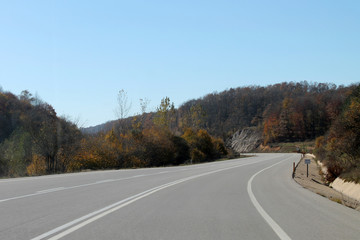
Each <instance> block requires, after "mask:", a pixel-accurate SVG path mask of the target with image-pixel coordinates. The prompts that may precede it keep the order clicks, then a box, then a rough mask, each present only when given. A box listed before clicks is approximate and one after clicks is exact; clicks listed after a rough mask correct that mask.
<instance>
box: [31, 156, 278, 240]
mask: <svg viewBox="0 0 360 240" xmlns="http://www.w3.org/2000/svg"><path fill="white" fill-rule="evenodd" d="M271 159H273V158H271ZM271 159H265V160H261V161H255V162H248V163H243V164H239V165H236V166H231V167H227V168H222V169H218V170H214V171H210V172H205V173H201V174H197V175H194V176H190V177H186V178H182V179H179V180H176V181H173V182H169V183H166V184H163V185H160V186H157V187H154V188H151V189H149V190H146V191H144V192H141V193H138V194H136V195H133V196H131V197H128V198H126V199H123V200H121V201H119V202H116V203H114V204H111V205H109V206H107V207H104V208H102V209H99V210H97V211H95V212H92V213H89V214H87V215H85V216H82V217H80V218H78V219H75V220H73V221H71V222H68V223H66V224H64V225H62V226H59V227H57V228H54V229H52V230H50V231H48V232H46V233H43V234H41V235H39V236H37V237H35V238H32V239H31V240H42V239H44V238H46V237H49V236H51V235H54V234H56V233H58V234H57V235H54V236H52V237H51V238H49V240H57V239H60V238H62V237H65V236H67V235H69V234H70V233H72V232H74V231H76V230H78V229H80V228H82V227H84V226H86V225H88V224H90V223H92V222H94V221H96V220H98V219H100V218H103V217H105V216H106V215H108V214H110V213H112V212H115V211H117V210H119V209H121V208H123V207H125V206H127V205H129V204H131V203H134V202H136V201H138V200H140V199H142V198H145V197H147V196H149V195H151V194H154V193H156V192H158V191H160V190H163V189H166V188H168V187H171V186H174V185H177V184H180V183H183V182H186V181H189V180H192V179H196V178H199V177H203V176H206V175H210V174H214V173H218V172H222V171H226V170H230V169H234V168H239V167H243V166H247V165H252V164H256V163H260V162H263V161H269V160H271ZM277 164H278V163H277ZM59 232H60V233H59Z"/></svg>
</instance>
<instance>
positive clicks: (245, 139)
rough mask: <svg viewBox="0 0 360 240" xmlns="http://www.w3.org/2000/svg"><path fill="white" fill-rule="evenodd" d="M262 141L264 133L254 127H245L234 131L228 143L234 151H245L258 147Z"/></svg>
mask: <svg viewBox="0 0 360 240" xmlns="http://www.w3.org/2000/svg"><path fill="white" fill-rule="evenodd" d="M261 141H262V134H261V132H260V131H258V130H256V129H252V128H244V129H242V130H241V131H240V130H239V131H237V132H236V133H234V135H233V136H232V138H231V139H230V140H229V142H228V144H229V147H231V148H232V149H233V150H234V151H236V152H238V153H245V152H250V151H251V150H253V149H255V148H257V147H258V146H259V145H260V143H261Z"/></svg>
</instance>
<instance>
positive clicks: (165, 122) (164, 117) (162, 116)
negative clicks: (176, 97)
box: [154, 97, 175, 129]
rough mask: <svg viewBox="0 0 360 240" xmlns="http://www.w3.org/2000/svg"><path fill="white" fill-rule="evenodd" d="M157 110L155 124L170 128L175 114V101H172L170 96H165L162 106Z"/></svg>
mask: <svg viewBox="0 0 360 240" xmlns="http://www.w3.org/2000/svg"><path fill="white" fill-rule="evenodd" d="M156 110H157V113H156V116H155V119H154V122H155V124H156V125H157V126H159V127H161V128H164V129H170V127H171V123H172V121H173V120H174V115H175V107H174V103H170V98H168V97H165V98H163V99H162V100H161V103H160V106H159V107H157V109H156Z"/></svg>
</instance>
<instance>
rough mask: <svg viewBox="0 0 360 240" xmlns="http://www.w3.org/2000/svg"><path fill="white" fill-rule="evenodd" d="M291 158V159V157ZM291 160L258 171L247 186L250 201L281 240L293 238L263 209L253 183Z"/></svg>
mask: <svg viewBox="0 0 360 240" xmlns="http://www.w3.org/2000/svg"><path fill="white" fill-rule="evenodd" d="M289 158H291V157H289ZM289 158H286V159H284V160H282V161H280V162H277V163H275V164H273V165H271V166H269V167H266V168H264V169H262V170H260V171H258V172H257V173H255V174H254V175H252V176H251V178H250V179H249V181H248V184H247V192H248V194H249V197H250V200H251V202H252V203H253V205H254V206H255V208H256V210H257V211H258V212H259V213H260V215H261V216H262V218H264V220H265V221H266V222H267V223H268V224H269V225H270V227H271V228H272V229H273V231H274V232H275V233H276V234H277V235H278V237H279V238H280V239H281V240H291V238H290V237H289V236H288V235H287V233H286V232H285V231H284V230H283V229H282V228H281V227H280V226H279V224H277V223H276V222H275V221H274V219H272V218H271V217H270V215H269V214H268V213H267V212H265V210H264V209H263V208H262V207H261V205H260V203H259V202H258V201H257V199H256V197H255V195H254V193H253V191H252V188H251V183H252V181H253V180H254V178H255V177H256V176H257V175H258V174H260V173H262V172H263V171H266V170H267V169H269V168H272V167H274V166H276V165H278V164H280V163H282V162H284V161H286V160H288V159H289Z"/></svg>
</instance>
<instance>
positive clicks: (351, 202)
mask: <svg viewBox="0 0 360 240" xmlns="http://www.w3.org/2000/svg"><path fill="white" fill-rule="evenodd" d="M305 159H310V164H309V165H308V167H309V172H308V177H307V166H306V164H305ZM294 180H295V182H297V183H298V184H300V185H301V186H302V187H304V188H306V189H308V190H310V191H312V192H314V193H317V194H319V195H321V196H323V197H326V198H328V199H330V200H332V201H334V202H337V203H340V204H343V205H345V206H347V207H351V208H354V209H356V210H358V211H360V203H359V202H358V201H357V200H355V199H352V198H350V197H347V196H345V195H343V194H342V193H341V192H338V191H336V190H334V189H333V188H331V187H329V186H327V185H326V184H325V181H324V179H323V177H322V175H321V170H320V166H318V164H317V162H316V160H315V159H314V156H313V155H311V154H306V155H305V157H303V158H302V159H301V160H300V161H299V163H298V165H297V166H296V170H295V173H294Z"/></svg>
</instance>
